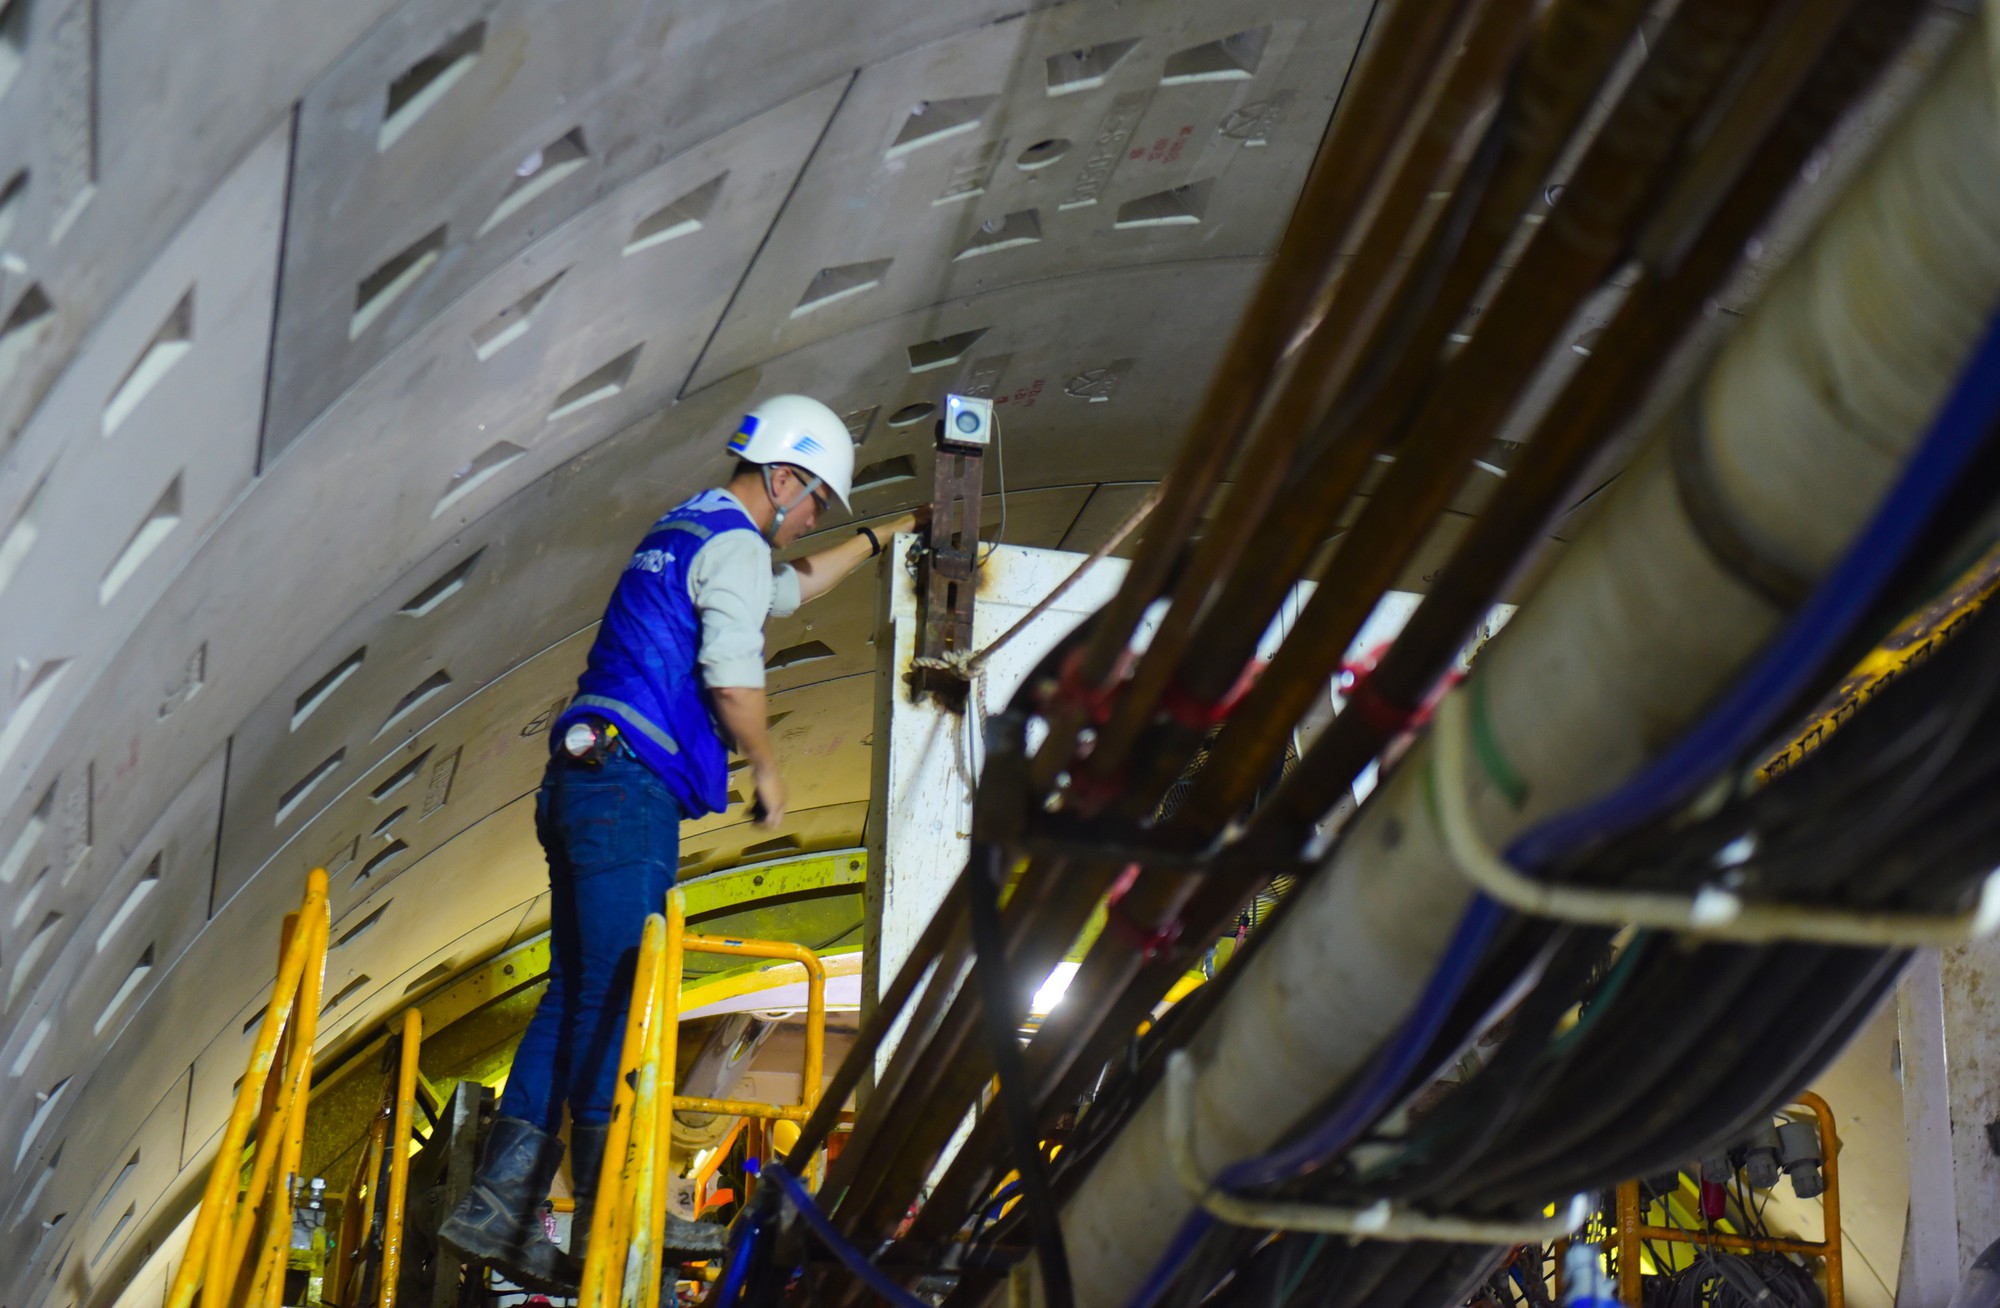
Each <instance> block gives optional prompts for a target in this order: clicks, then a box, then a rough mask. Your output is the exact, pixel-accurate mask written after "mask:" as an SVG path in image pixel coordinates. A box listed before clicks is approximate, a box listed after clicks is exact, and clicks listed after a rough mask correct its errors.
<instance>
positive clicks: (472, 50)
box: [375, 23, 486, 151]
mask: <svg viewBox="0 0 2000 1308" xmlns="http://www.w3.org/2000/svg"><path fill="white" fill-rule="evenodd" d="M485 44H486V24H485V23H474V24H473V25H472V26H470V27H468V28H466V29H465V30H464V31H462V32H460V33H459V34H458V35H457V36H454V37H452V38H451V39H450V40H449V41H446V42H445V43H444V44H443V45H441V46H439V47H438V48H437V49H435V50H433V51H431V52H430V53H429V54H427V55H425V56H424V57H423V58H421V59H419V60H417V62H415V63H413V64H411V65H410V66H409V67H408V68H406V69H404V70H403V74H402V76H400V77H398V78H397V79H396V80H395V81H393V82H391V83H389V91H388V94H387V96H386V97H385V99H384V102H383V105H382V126H381V128H380V129H379V130H377V132H376V133H375V148H376V149H377V150H378V151H380V150H386V149H388V148H389V147H390V146H392V145H394V144H395V143H396V142H397V141H400V140H401V139H403V134H404V133H405V132H407V131H409V130H410V129H411V128H412V127H415V126H416V125H417V120H418V119H419V118H422V117H423V116H424V115H425V114H427V113H429V112H430V111H431V108H432V106H434V105H435V104H437V102H438V101H440V100H442V99H444V95H445V92H447V91H449V90H451V88H452V87H453V86H455V85H456V84H457V83H458V81H459V80H460V79H461V78H463V77H464V76H465V75H466V74H467V73H469V72H471V71H472V65H474V64H475V63H477V62H479V52H480V50H481V49H482V48H483V47H484V46H485Z"/></svg>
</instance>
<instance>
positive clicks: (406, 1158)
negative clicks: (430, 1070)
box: [382, 1008, 424, 1308]
mask: <svg viewBox="0 0 2000 1308" xmlns="http://www.w3.org/2000/svg"><path fill="white" fill-rule="evenodd" d="M423 1042H424V1015H423V1014H422V1013H421V1012H419V1011H418V1010H417V1009H414V1008H412V1009H410V1010H409V1011H407V1012H405V1013H404V1014H403V1047H402V1049H401V1050H400V1051H399V1053H400V1057H398V1059H397V1061H396V1110H395V1115H394V1117H393V1118H392V1119H391V1124H390V1127H389V1139H391V1140H393V1141H395V1146H394V1148H393V1150H392V1151H391V1153H390V1154H389V1208H388V1213H387V1215H386V1216H385V1217H384V1218H383V1220H382V1308H396V1278H397V1277H398V1276H400V1275H401V1274H402V1270H403V1209H404V1206H405V1204H406V1203H407V1202H408V1200H409V1196H410V1128H411V1125H412V1124H413V1122H414V1121H415V1119H416V1115H417V1054H418V1052H419V1051H420V1050H421V1049H422V1047H423Z"/></svg>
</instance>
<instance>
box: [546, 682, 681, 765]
mask: <svg viewBox="0 0 2000 1308" xmlns="http://www.w3.org/2000/svg"><path fill="white" fill-rule="evenodd" d="M570 707H571V708H601V709H610V710H611V711H612V712H613V713H616V714H617V715H618V716H620V717H622V718H624V719H625V721H626V722H627V723H629V724H630V725H631V727H632V729H633V730H635V731H637V732H638V733H639V734H640V735H642V736H644V737H645V738H646V739H648V740H650V741H652V742H653V743H654V744H655V745H658V746H659V747H660V748H661V749H664V750H665V751H667V753H669V754H678V753H680V752H681V747H680V746H679V745H678V744H676V743H675V742H674V738H673V737H672V736H669V735H668V734H667V733H666V732H664V731H662V730H660V729H659V727H657V726H655V725H654V724H653V722H652V720H651V719H649V718H648V717H647V716H646V715H645V714H643V713H641V712H640V711H639V710H638V709H635V708H633V707H632V706H631V705H630V704H627V703H626V702H625V701H624V700H622V699H613V698H611V697H610V696H609V695H578V696H577V697H576V698H575V699H573V700H571V701H570Z"/></svg>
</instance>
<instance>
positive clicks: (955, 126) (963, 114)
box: [883, 95, 1000, 159]
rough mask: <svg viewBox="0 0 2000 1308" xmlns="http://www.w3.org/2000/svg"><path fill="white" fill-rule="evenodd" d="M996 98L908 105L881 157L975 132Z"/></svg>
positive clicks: (905, 152)
mask: <svg viewBox="0 0 2000 1308" xmlns="http://www.w3.org/2000/svg"><path fill="white" fill-rule="evenodd" d="M999 98H1000V97H999V96H997V95H972V96H966V97H963V98H962V99H957V100H922V101H919V102H918V103H916V104H914V105H912V106H910V111H909V113H908V114H906V115H905V116H904V118H903V126H902V128H901V129H900V130H899V131H898V132H897V133H896V139H895V140H894V141H892V142H890V144H889V148H888V150H886V151H885V152H884V153H883V157H884V158H886V159H894V158H895V157H896V156H897V155H900V154H908V153H909V152H910V151H912V150H917V149H921V148H922V147H924V146H926V145H933V144H936V143H937V142H939V141H943V140H947V139H949V138H950V137H954V136H959V135H962V134H963V133H966V132H976V131H978V130H979V123H980V120H981V119H982V118H984V117H985V116H986V111H987V110H988V109H990V108H992V107H993V103H994V101H996V100H998V99H999Z"/></svg>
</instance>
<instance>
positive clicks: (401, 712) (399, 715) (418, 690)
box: [375, 668, 451, 740]
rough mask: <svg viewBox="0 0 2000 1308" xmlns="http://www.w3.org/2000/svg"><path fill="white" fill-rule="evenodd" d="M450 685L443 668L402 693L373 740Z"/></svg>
mask: <svg viewBox="0 0 2000 1308" xmlns="http://www.w3.org/2000/svg"><path fill="white" fill-rule="evenodd" d="M450 684H451V674H450V673H449V672H446V671H445V670H444V669H443V668H439V669H438V670H437V671H436V672H433V673H431V675H429V676H428V677H425V678H424V679H423V680H422V681H420V682H418V683H417V684H416V685H414V686H412V687H410V689H409V690H408V691H406V692H404V695H403V697H402V698H401V699H399V700H397V701H396V707H395V708H393V709H390V710H389V717H388V720H387V721H385V722H383V724H382V726H381V729H380V730H378V731H377V732H376V733H375V738H376V739H377V740H380V739H381V738H382V737H383V736H385V735H387V734H388V733H389V732H390V731H391V730H393V729H394V728H395V726H396V725H397V724H398V723H400V722H402V721H403V720H404V719H405V718H407V717H409V716H410V715H411V714H412V713H415V712H416V711H417V710H418V709H419V708H422V707H423V705H424V702H425V701H426V700H429V699H431V698H432V697H433V696H435V695H436V694H437V693H438V692H439V691H441V690H443V689H444V688H445V687H446V686H449V685H450Z"/></svg>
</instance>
